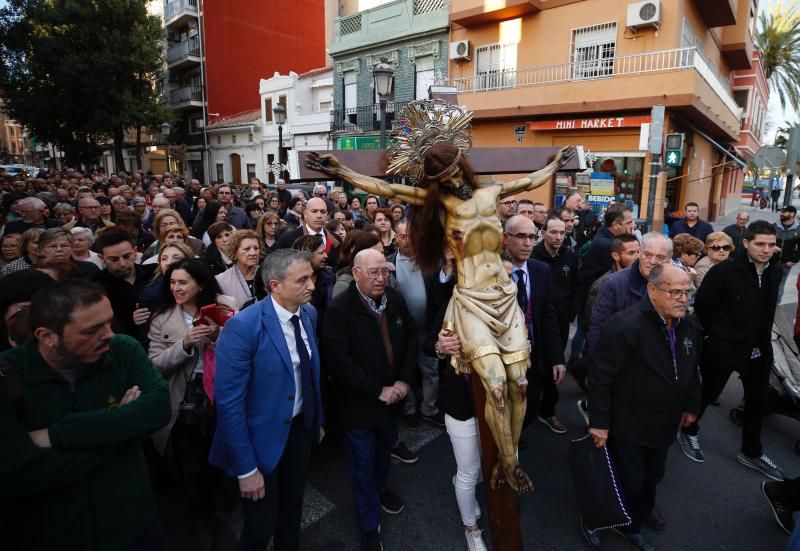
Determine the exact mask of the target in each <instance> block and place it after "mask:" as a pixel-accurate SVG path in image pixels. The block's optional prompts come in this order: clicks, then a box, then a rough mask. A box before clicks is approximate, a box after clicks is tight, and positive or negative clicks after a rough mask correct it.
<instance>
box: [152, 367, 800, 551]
mask: <svg viewBox="0 0 800 551" xmlns="http://www.w3.org/2000/svg"><path fill="white" fill-rule="evenodd" d="M580 396H581V394H580V390H579V389H578V388H577V386H576V385H575V384H574V383H573V382H572V380H571V379H569V378H568V379H567V381H565V383H564V385H563V388H562V391H561V402H560V403H559V405H558V408H557V413H558V415H559V416H560V417H561V419H562V420H563V421H564V422H565V424H566V425H567V427H568V428H569V432H568V433H567V434H566V435H556V434H554V433H552V432H550V431H549V430H548V429H547V428H546V427H545V426H544V425H542V424H540V423H534V425H532V426H531V427H529V428H528V430H527V431H526V433H525V435H524V436H525V439H526V441H527V442H528V448H527V450H526V451H524V452H521V461H522V463H523V465H524V466H525V467H526V469H527V470H528V473H529V474H530V475H531V477H532V479H533V480H534V484H535V489H534V492H533V493H532V494H528V495H525V496H523V497H522V498H521V499H520V508H521V524H522V528H523V538H524V542H525V549H526V550H572V549H576V550H577V549H584V548H587V547H586V546H585V544H584V542H583V540H582V538H581V536H580V533H579V530H578V525H577V517H578V512H577V511H578V509H577V504H576V501H575V497H574V495H573V490H572V483H571V479H570V476H569V471H568V467H567V445H568V443H569V440H570V438H577V437H578V436H579V435H581V434H582V432H583V430H584V427H583V426H582V425H583V420H582V418H581V417H580V416H579V414H578V412H577V410H576V408H575V401H576V400H577V399H578V398H579V397H580ZM740 399H741V386H740V384H739V383H738V380H736V379H735V378H732V379H731V381H730V382H729V384H728V387H727V388H726V390H725V392H724V394H723V396H722V399H721V401H722V404H721V406H720V407H711V408H709V411H708V412H707V414H706V416H705V417H704V418H703V422H702V431H701V442H702V445H703V449H704V451H705V455H706V462H705V463H703V464H696V463H693V462H691V461H689V460H688V459H687V458H686V457H684V455H683V454H682V453H681V451H680V448H679V446H678V445H677V443H676V444H675V445H674V446H673V447H672V448H671V449H670V453H669V458H668V461H667V471H666V476H665V479H664V481H663V482H662V483H661V485H660V486H659V489H658V497H657V506H658V507H659V509H660V510H661V511H662V513H663V514H664V516H665V517H666V519H667V528H666V530H665V531H664V532H663V533H656V532H652V531H649V530H648V529H646V528H645V532H646V533H647V535H649V536H650V540H651V542H652V543H653V544H654V545H656V547H657V548H658V549H660V550H687V551H689V550H692V551H694V550H697V549H713V550H716V551H724V550H758V551H770V550H776V551H777V550H783V549H785V547H786V543H787V541H788V536H787V535H786V534H784V532H783V531H781V530H780V528H778V527H777V525H776V524H775V522H774V520H773V518H772V516H771V513H770V511H769V509H768V507H767V505H766V502H765V500H764V498H763V497H762V495H761V491H760V484H761V481H762V479H763V478H762V477H761V475H760V474H759V473H757V472H755V471H752V470H750V469H747V468H745V467H743V466H741V465H740V464H739V463H738V462H737V461H736V454H737V452H738V448H739V442H740V434H741V433H740V429H739V428H738V427H736V426H735V425H733V423H731V422H730V420H729V418H728V412H729V410H730V409H731V408H732V407H735V406H736V405H737V404H738V402H739V400H740ZM798 438H800V431H799V430H798V424H797V421H795V420H793V419H789V418H786V417H778V416H772V417H768V418H767V419H766V420H765V422H764V435H763V441H764V445H765V450H766V452H767V453H768V454H769V455H770V457H772V458H773V459H774V460H775V461H776V462H777V463H778V464H779V465H780V466H782V467H783V468H784V470H785V471H786V473H787V475H789V476H800V458H798V456H796V455H795V453H794V446H795V440H796V439H798ZM406 440H407V441H408V442H410V443H411V445H413V446H414V447H417V446H420V445H421V447H420V448H419V455H420V460H419V462H418V463H416V464H415V465H404V464H397V465H394V466H393V468H392V473H391V476H390V485H391V487H392V489H394V490H395V491H396V493H398V494H399V495H400V496H401V497H402V498H403V499H404V500H405V502H406V504H407V508H406V510H405V511H404V512H403V513H401V514H400V515H396V516H390V515H384V518H383V520H382V535H383V542H384V546H385V549H386V550H387V551H395V550H397V551H410V550H414V551H442V550H448V551H449V550H459V549H466V544H465V540H464V536H463V529H462V527H461V523H460V517H459V514H458V509H457V506H456V501H455V497H454V494H453V487H452V484H451V477H452V475H453V474H454V473H455V461H454V459H453V453H452V449H451V447H450V442H449V439H448V438H447V435H446V434H445V433H443V432H441V431H439V430H438V429H435V428H433V427H430V426H424V427H422V430H420V431H419V432H418V433H410V434H406ZM482 491H483V486H482V485H481V486H479V500H480V501H481V503H482V504H484V503H485V500H484V498H483V495H482ZM306 502H307V506H306V510H305V518H304V529H303V532H302V536H301V544H302V549H303V550H308V551H339V550H355V549H357V548H358V543H359V534H358V530H357V528H356V525H355V515H354V511H353V500H352V496H351V493H350V487H349V484H348V478H347V472H346V469H345V464H344V460H343V453H342V450H341V448H340V444H339V442H338V441H337V440H336V439H335V438H334V439H331V440H330V441H328V442H327V443H326V444H325V445H324V446H323V447H321V448H320V449H319V450H318V451H317V453H316V454H315V457H314V460H313V464H312V468H311V472H310V474H309V485H308V489H307V494H306ZM178 503H179V500H178V499H177V496H174V495H173V496H171V498H170V499H165V500H162V506H163V507H162V508H163V511H164V523H165V525H166V526H167V528H168V533H169V536H170V540H171V541H170V547H169V548H170V549H187V550H188V549H192V546H191V544H190V543H189V540H190V536H189V534H188V528H187V525H186V519H185V516H184V515H183V514H182V513H181V511H180V507H179V505H178ZM485 515H486V513H485V507H484V518H482V519H481V520H480V524H481V526H482V527H484V528H488V519H487V518H486V516H485ZM225 524H226V526H227V528H228V530H226V533H225V534H224V537H223V539H222V541H221V542H220V545H219V546H218V549H235V548H236V538H237V535H238V531H239V530H240V529H241V526H240V522H239V518H238V515H236V514H235V513H234V514H232V515H228V516H227V517H226V518H225ZM485 540H486V541H487V543H489V541H490V536H489V534H488V532H487V533H485ZM490 548H491V546H490ZM604 548H605V549H608V550H612V551H613V550H617V549H619V550H622V549H632V547H630V545H629V544H627V542H625V541H624V540H622V539H621V538H620V537H618V536H616V535H614V534H611V533H609V534H606V536H605V546H604Z"/></svg>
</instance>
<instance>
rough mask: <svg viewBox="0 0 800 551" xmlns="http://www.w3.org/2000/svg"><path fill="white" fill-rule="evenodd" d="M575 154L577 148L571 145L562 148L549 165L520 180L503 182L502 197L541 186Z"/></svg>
mask: <svg viewBox="0 0 800 551" xmlns="http://www.w3.org/2000/svg"><path fill="white" fill-rule="evenodd" d="M574 156H575V148H574V147H572V146H571V145H568V146H567V147H563V148H561V150H560V151H559V152H558V153H557V154H556V157H555V159H553V162H552V163H550V164H549V165H547V166H545V167H544V168H541V169H539V170H537V171H536V172H531V173H530V174H528V175H527V176H525V177H524V178H520V179H519V180H513V181H511V182H505V183H503V184H502V187H501V191H500V197H507V196H509V195H516V194H517V193H521V192H523V191H532V190H534V189H536V188H538V187H540V186H541V185H542V184H545V183H547V182H549V181H550V178H552V177H553V174H555V173H556V171H557V170H558V169H560V168H561V167H562V166H564V165H565V164H567V163H568V162H569V161H570V160H571V159H572V158H573V157H574Z"/></svg>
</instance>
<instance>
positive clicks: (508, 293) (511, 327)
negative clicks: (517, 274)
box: [442, 281, 531, 373]
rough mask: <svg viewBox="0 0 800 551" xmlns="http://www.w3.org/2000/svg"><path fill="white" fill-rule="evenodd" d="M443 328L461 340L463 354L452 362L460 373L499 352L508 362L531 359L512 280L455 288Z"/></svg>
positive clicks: (522, 317) (525, 330) (468, 370)
mask: <svg viewBox="0 0 800 551" xmlns="http://www.w3.org/2000/svg"><path fill="white" fill-rule="evenodd" d="M442 328H443V329H445V330H448V331H452V332H453V333H454V334H456V335H458V337H459V339H461V354H460V355H458V356H453V357H452V358H451V359H450V363H451V365H452V366H453V368H454V369H455V370H456V373H471V372H472V368H471V367H470V364H471V363H472V361H473V360H475V359H477V358H482V357H484V356H488V355H490V354H497V355H498V356H500V358H501V359H502V361H503V363H504V364H505V365H511V364H514V363H519V362H522V361H527V360H529V359H530V355H531V354H530V351H531V347H530V343H529V342H528V331H527V329H526V327H525V316H524V315H523V313H522V310H520V308H519V306H518V305H517V286H516V285H515V284H514V282H512V281H508V282H507V283H505V284H504V285H501V284H499V283H494V284H492V285H490V286H488V287H486V288H484V289H460V288H458V287H456V288H455V289H453V297H452V298H451V299H450V303H449V304H448V305H447V311H446V312H445V315H444V323H443V324H442Z"/></svg>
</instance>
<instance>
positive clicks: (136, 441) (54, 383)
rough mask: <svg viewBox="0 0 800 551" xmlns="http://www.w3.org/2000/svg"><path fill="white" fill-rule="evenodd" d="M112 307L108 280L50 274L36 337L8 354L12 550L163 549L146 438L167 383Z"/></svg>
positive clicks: (6, 515) (159, 422) (161, 414)
mask: <svg viewBox="0 0 800 551" xmlns="http://www.w3.org/2000/svg"><path fill="white" fill-rule="evenodd" d="M113 315H114V314H113V312H112V310H111V304H110V302H109V301H108V299H107V298H106V297H105V295H104V294H103V292H102V290H101V289H100V288H98V287H96V286H94V285H92V284H90V283H88V282H85V281H65V282H59V283H54V284H52V285H50V286H48V287H46V288H45V289H42V290H41V291H39V292H38V293H37V294H36V295H35V296H34V297H33V301H32V302H31V305H30V311H29V320H30V327H31V330H32V336H31V337H30V338H29V339H28V340H27V341H26V342H25V343H24V344H23V345H21V346H18V347H17V348H14V349H12V350H9V351H7V352H5V353H3V354H2V355H0V363H2V365H1V366H0V367H2V368H3V370H4V376H3V377H0V441H2V442H3V458H2V461H0V541H2V542H3V544H2V545H3V548H5V549H25V550H38V549H80V550H117V549H120V550H128V549H158V548H160V545H161V542H160V528H159V526H158V521H157V518H156V505H155V500H154V497H153V494H152V491H151V489H150V480H149V476H148V470H147V464H146V463H145V459H144V456H143V454H142V451H141V443H142V440H143V439H144V438H145V437H146V436H147V435H148V434H150V433H152V432H154V431H156V430H157V429H159V428H161V427H162V426H164V425H165V424H166V423H167V422H168V421H169V418H170V400H169V392H168V390H167V384H166V382H165V381H164V379H163V378H162V377H161V376H160V375H159V374H158V373H157V372H156V371H155V369H153V366H152V364H151V363H150V360H149V359H148V358H147V355H146V354H145V352H144V350H142V348H141V346H140V345H139V344H138V343H137V342H136V341H135V340H134V339H132V338H130V337H127V336H124V335H114V333H113V332H112V331H111V320H112V318H113ZM18 397H19V398H18Z"/></svg>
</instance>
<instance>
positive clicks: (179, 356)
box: [148, 295, 236, 455]
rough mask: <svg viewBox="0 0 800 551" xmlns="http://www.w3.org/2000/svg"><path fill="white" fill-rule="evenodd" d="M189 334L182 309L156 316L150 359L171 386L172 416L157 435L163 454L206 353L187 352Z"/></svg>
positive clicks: (230, 302)
mask: <svg viewBox="0 0 800 551" xmlns="http://www.w3.org/2000/svg"><path fill="white" fill-rule="evenodd" d="M217 303H218V304H222V305H224V306H228V307H230V308H235V306H236V304H235V303H236V301H235V300H234V299H233V298H232V297H229V296H225V295H217ZM188 330H189V328H188V327H186V321H185V320H184V318H183V312H182V311H181V308H180V307H179V306H177V305H176V306H173V307H172V308H170V309H169V310H167V311H165V312H162V313H161V314H158V315H156V316H155V317H154V318H153V319H152V321H151V322H150V332H149V333H148V338H149V339H150V348H149V349H148V355H149V356H150V360H151V361H152V362H153V365H154V366H155V368H156V369H157V370H158V372H159V373H161V375H162V376H163V377H164V378H165V379H166V380H167V383H168V384H169V396H170V404H171V406H172V416H171V417H170V420H169V423H168V424H167V425H166V426H165V427H164V428H162V429H161V430H159V431H158V432H156V433H155V434H154V435H153V443H154V444H155V447H156V449H157V450H158V452H159V453H160V454H162V455H163V454H164V450H166V448H167V440H168V439H169V435H170V432H172V427H173V425H175V421H176V420H177V418H178V412H179V408H180V404H181V402H182V401H183V397H184V395H185V393H186V382H187V380H188V379H189V378H190V377H191V374H192V371H193V370H194V368H195V366H196V365H197V361H198V360H199V359H200V358H201V357H202V356H203V353H204V352H205V343H200V344H199V345H196V346H194V347H192V351H191V352H190V353H187V352H186V351H185V350H184V349H183V336H184V335H185V334H186V332H187V331H188Z"/></svg>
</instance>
